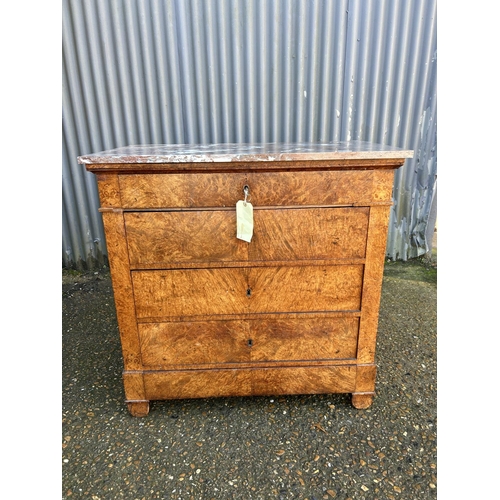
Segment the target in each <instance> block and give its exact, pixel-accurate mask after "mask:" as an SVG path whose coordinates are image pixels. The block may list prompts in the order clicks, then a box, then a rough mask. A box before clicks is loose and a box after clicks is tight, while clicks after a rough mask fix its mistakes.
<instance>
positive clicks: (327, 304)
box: [248, 266, 363, 313]
mask: <svg viewBox="0 0 500 500" xmlns="http://www.w3.org/2000/svg"><path fill="white" fill-rule="evenodd" d="M362 274H363V266H301V267H291V266H290V267H285V266H284V267H272V266H269V267H255V268H251V269H250V271H249V276H248V283H249V287H250V290H251V296H250V297H249V300H248V306H249V309H248V311H249V312H260V313H268V312H275V311H277V312H313V311H339V310H344V311H346V310H348V311H355V310H358V309H359V308H360V293H361V282H362Z"/></svg>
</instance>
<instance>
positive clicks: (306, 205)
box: [78, 142, 412, 416]
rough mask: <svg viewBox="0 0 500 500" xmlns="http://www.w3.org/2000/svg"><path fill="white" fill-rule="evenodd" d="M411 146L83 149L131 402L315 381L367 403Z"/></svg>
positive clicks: (287, 389) (293, 390) (297, 386)
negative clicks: (399, 186) (395, 211)
mask: <svg viewBox="0 0 500 500" xmlns="http://www.w3.org/2000/svg"><path fill="white" fill-rule="evenodd" d="M411 156H412V151H405V150H400V149H398V148H392V147H387V146H381V145H376V144H370V143H361V142H352V143H319V144H318V143H316V144H314V143H313V144H262V145H257V144H255V145H250V144H241V145H236V144H233V145H232V144H219V145H215V144H214V145H205V146H189V145H170V146H167V145H164V146H130V147H125V148H119V149H115V150H110V151H104V152H101V153H96V154H93V155H88V156H80V157H79V158H78V161H79V162H80V163H82V164H85V165H86V168H87V170H89V171H90V172H93V173H95V174H96V175H97V179H98V188H99V196H100V202H101V208H100V211H101V212H102V217H103V221H104V228H105V233H106V242H107V249H108V257H109V263H110V269H111V277H112V282H113V289H114V297H115V304H116V311H117V318H118V325H119V330H120V338H121V344H122V351H123V360H124V372H123V380H124V387H125V396H126V402H127V404H128V408H129V411H130V413H131V414H132V415H134V416H144V415H147V413H148V411H149V402H150V401H151V400H159V399H172V398H197V397H217V396H236V395H238V396H251V395H278V394H316V393H352V403H353V405H354V406H355V407H356V408H367V407H368V406H369V405H370V404H371V402H372V399H373V395H374V391H375V375H376V365H375V346H376V334H377V322H378V311H379V302H380V290H381V284H382V274H383V265H384V257H385V247H386V238H387V229H388V221H389V210H390V206H391V204H392V198H391V196H392V187H393V177H394V170H395V169H396V168H398V167H400V166H401V165H402V164H403V163H404V161H405V158H409V157H411ZM245 195H246V202H245V198H244V197H245ZM238 200H244V202H245V203H250V204H252V206H253V236H252V238H251V241H250V242H247V241H244V240H242V239H238V238H237V237H236V225H237V217H236V203H237V201H238Z"/></svg>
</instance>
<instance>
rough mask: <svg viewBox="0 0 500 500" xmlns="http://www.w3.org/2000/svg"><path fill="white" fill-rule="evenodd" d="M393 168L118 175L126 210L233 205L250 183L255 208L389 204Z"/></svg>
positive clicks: (123, 204)
mask: <svg viewBox="0 0 500 500" xmlns="http://www.w3.org/2000/svg"><path fill="white" fill-rule="evenodd" d="M392 184H393V172H392V171H391V170H387V171H377V170H360V171H354V170H353V171H347V172H340V171H312V172H259V173H255V172H253V173H252V172H250V173H207V174H203V173H196V174H195V173H191V174H169V175H163V174H144V175H131V174H130V175H127V174H122V175H120V176H119V185H120V196H121V203H122V207H123V208H175V207H179V208H181V207H184V208H203V207H232V206H234V205H235V204H236V202H237V201H238V200H240V199H242V196H243V188H244V186H248V187H249V192H250V201H251V202H252V203H253V204H254V205H255V206H296V205H352V204H356V205H366V204H370V203H372V202H390V201H391V194H392Z"/></svg>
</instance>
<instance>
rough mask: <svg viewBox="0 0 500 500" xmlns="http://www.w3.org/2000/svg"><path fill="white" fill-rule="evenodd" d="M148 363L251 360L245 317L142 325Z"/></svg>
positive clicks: (142, 346)
mask: <svg viewBox="0 0 500 500" xmlns="http://www.w3.org/2000/svg"><path fill="white" fill-rule="evenodd" d="M139 334H140V337H141V351H142V362H143V364H144V366H145V367H165V366H168V365H176V364H186V365H201V364H217V363H235V362H245V361H250V360H251V357H250V356H251V351H252V350H251V347H250V346H249V345H248V339H249V338H250V335H249V325H248V322H246V321H195V322H193V321H186V322H171V323H144V324H140V325H139Z"/></svg>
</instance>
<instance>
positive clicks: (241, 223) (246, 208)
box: [236, 200, 253, 243]
mask: <svg viewBox="0 0 500 500" xmlns="http://www.w3.org/2000/svg"><path fill="white" fill-rule="evenodd" d="M252 235H253V206H252V204H251V203H249V202H248V201H247V202H244V201H243V200H239V201H238V202H237V203H236V238H238V239H239V240H243V241H248V243H250V241H251V239H252Z"/></svg>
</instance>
